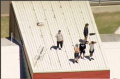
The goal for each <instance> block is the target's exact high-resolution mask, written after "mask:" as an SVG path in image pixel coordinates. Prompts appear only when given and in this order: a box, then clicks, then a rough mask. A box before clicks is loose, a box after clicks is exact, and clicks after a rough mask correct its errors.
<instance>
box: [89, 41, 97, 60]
mask: <svg viewBox="0 0 120 79" xmlns="http://www.w3.org/2000/svg"><path fill="white" fill-rule="evenodd" d="M95 43H97V42H94V41H91V43H90V44H89V45H90V50H89V53H90V61H91V59H92V60H94V58H92V56H93V53H94V44H95Z"/></svg>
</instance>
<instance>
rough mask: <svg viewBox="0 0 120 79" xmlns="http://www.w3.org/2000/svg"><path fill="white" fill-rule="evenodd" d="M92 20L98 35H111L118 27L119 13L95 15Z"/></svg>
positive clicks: (119, 23)
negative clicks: (94, 22)
mask: <svg viewBox="0 0 120 79" xmlns="http://www.w3.org/2000/svg"><path fill="white" fill-rule="evenodd" d="M94 18H95V21H96V24H97V28H98V31H99V33H100V34H112V33H114V32H115V30H116V29H117V28H118V27H119V26H120V12H112V13H107V12H105V13H96V14H94Z"/></svg>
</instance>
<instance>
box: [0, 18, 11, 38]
mask: <svg viewBox="0 0 120 79" xmlns="http://www.w3.org/2000/svg"><path fill="white" fill-rule="evenodd" d="M1 37H2V38H3V37H9V17H8V16H6V17H5V16H4V17H1Z"/></svg>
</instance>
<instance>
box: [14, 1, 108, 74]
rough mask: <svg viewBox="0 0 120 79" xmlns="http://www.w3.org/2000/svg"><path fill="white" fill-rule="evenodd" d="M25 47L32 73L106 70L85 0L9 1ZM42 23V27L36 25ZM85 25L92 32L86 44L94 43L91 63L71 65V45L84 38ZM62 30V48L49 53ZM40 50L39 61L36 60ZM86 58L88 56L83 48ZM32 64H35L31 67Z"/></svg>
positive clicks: (84, 62) (96, 31) (72, 52)
mask: <svg viewBox="0 0 120 79" xmlns="http://www.w3.org/2000/svg"><path fill="white" fill-rule="evenodd" d="M12 4H13V7H14V11H15V14H16V17H17V20H18V24H19V28H20V30H21V33H22V36H23V39H24V43H25V47H26V49H27V53H28V56H29V60H30V62H31V66H32V69H33V71H34V72H54V71H55V72H57V71H58V72H59V71H64V72H65V71H82V70H103V69H108V66H107V61H106V59H105V57H104V56H103V51H102V48H101V40H100V36H99V33H98V30H97V27H96V24H95V21H94V18H93V14H92V11H91V9H90V5H89V2H88V1H12ZM39 21H43V22H44V25H43V26H37V22H39ZM85 23H89V32H90V33H96V35H95V36H91V37H89V39H88V40H89V41H92V40H93V41H97V44H96V45H95V54H94V58H95V60H94V61H91V62H90V61H89V60H87V59H86V60H81V59H79V63H78V64H73V63H72V62H71V61H69V59H73V58H74V47H73V46H74V45H75V44H76V43H79V39H84V36H83V28H84V25H85ZM59 29H60V30H61V31H62V34H63V37H64V45H63V49H62V50H54V49H52V50H50V48H51V46H56V38H55V35H56V34H57V32H58V30H59ZM43 47H44V49H43V52H44V53H43V52H42V58H41V56H40V59H39V60H38V61H37V63H36V59H37V58H36V57H38V55H39V54H40V51H41V50H42V48H43ZM86 55H89V45H87V49H86ZM35 63H36V64H35Z"/></svg>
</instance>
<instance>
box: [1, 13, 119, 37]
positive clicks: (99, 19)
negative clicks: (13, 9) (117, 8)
mask: <svg viewBox="0 0 120 79" xmlns="http://www.w3.org/2000/svg"><path fill="white" fill-rule="evenodd" d="M94 18H95V21H96V24H97V28H98V31H99V33H100V34H112V33H114V32H115V30H116V29H117V28H118V27H119V26H120V12H112V13H95V14H94ZM8 33H9V17H1V37H8V36H9V34H8Z"/></svg>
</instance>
